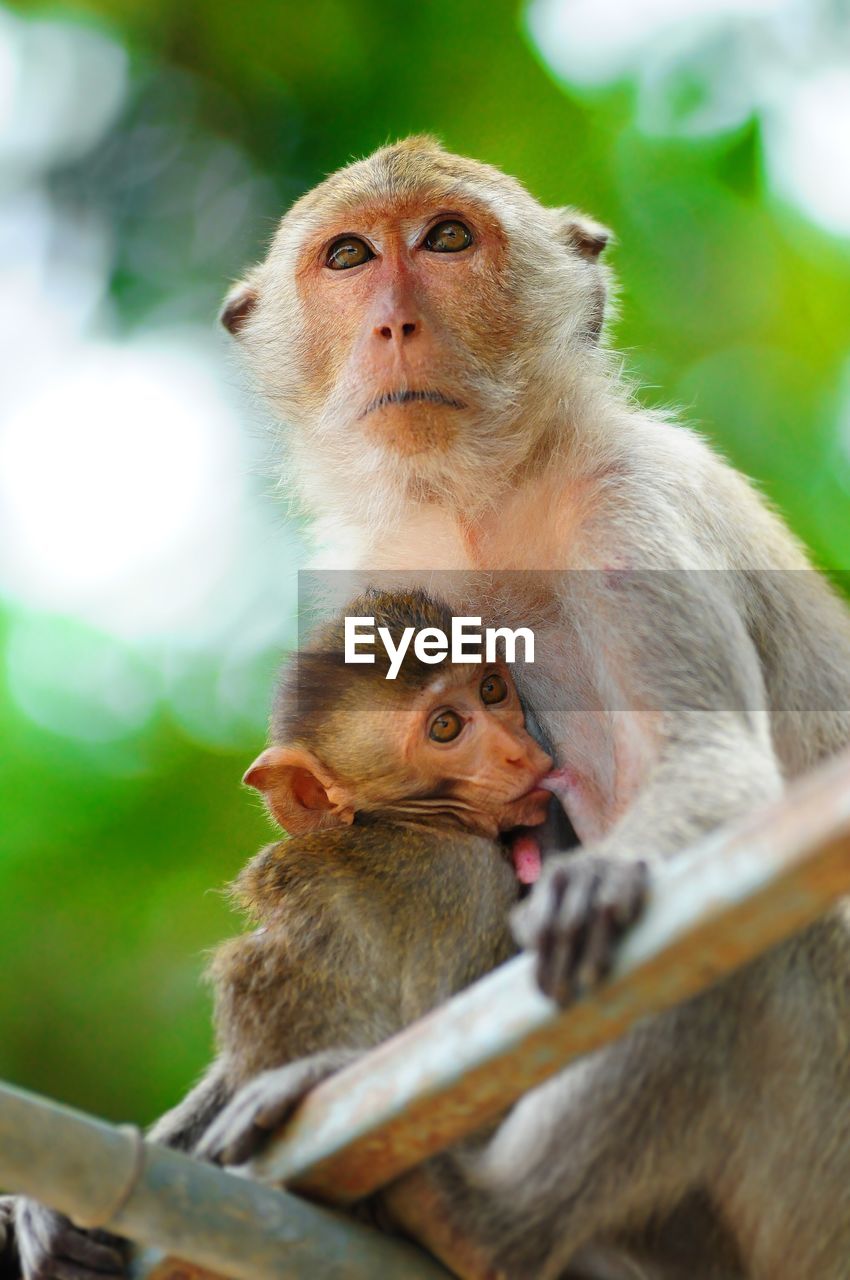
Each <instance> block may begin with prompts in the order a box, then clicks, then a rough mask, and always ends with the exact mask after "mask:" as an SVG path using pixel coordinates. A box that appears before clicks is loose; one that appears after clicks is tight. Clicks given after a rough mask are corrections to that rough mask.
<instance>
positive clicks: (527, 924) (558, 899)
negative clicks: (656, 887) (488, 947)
mask: <svg viewBox="0 0 850 1280" xmlns="http://www.w3.org/2000/svg"><path fill="white" fill-rule="evenodd" d="M648 885H649V870H648V868H647V865H646V863H645V862H630V861H627V860H625V859H623V858H608V857H604V856H602V855H601V854H594V853H576V854H569V855H567V856H565V857H559V858H552V859H550V860H549V861H548V862H546V863H544V865H543V874H542V875H541V877H540V880H539V882H538V883H537V884H536V885H535V887H534V889H533V890H532V892H531V895H530V896H529V897H528V898H526V899H525V900H524V901H523V902H521V903H520V904H519V906H517V907H515V908H514V909H513V911H512V913H511V926H512V928H513V932H514V937H515V938H516V940H517V942H518V943H519V944H520V946H521V947H526V948H533V949H535V950H536V951H537V981H538V984H539V986H540V989H541V991H542V992H543V993H544V995H547V996H551V998H552V999H553V1000H557V1001H558V1003H559V1004H562V1005H565V1004H569V1003H570V1001H572V1000H574V999H575V998H576V997H577V996H579V995H581V994H583V993H584V992H586V991H589V990H590V989H591V988H593V987H594V986H595V985H596V984H597V983H598V982H600V981H601V980H602V979H603V978H605V977H606V976H607V974H608V972H609V970H610V968H611V962H612V960H613V957H614V953H615V949H616V944H617V943H618V941H619V939H620V937H621V936H622V934H623V932H624V931H625V930H626V929H628V928H629V926H630V925H632V924H634V922H635V920H637V918H638V917H639V915H640V914H641V911H642V910H643V906H644V903H645V901H646V894H647V889H648Z"/></svg>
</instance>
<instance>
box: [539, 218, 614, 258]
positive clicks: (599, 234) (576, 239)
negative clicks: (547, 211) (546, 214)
mask: <svg viewBox="0 0 850 1280" xmlns="http://www.w3.org/2000/svg"><path fill="white" fill-rule="evenodd" d="M554 214H555V218H556V221H557V227H558V239H559V240H560V241H561V242H562V244H565V245H566V246H567V247H568V248H569V249H575V251H576V252H577V253H579V254H580V255H581V256H582V257H583V258H588V259H590V261H595V259H596V258H598V257H599V255H600V253H601V252H602V250H603V249H604V248H605V246H606V245H607V244H609V243H610V241H611V240H613V238H614V233H613V232H612V231H609V230H608V228H607V227H603V225H602V223H601V222H597V221H596V220H595V219H594V218H589V217H588V216H587V214H585V213H579V212H578V210H577V209H571V208H569V207H567V208H564V209H555V210H554Z"/></svg>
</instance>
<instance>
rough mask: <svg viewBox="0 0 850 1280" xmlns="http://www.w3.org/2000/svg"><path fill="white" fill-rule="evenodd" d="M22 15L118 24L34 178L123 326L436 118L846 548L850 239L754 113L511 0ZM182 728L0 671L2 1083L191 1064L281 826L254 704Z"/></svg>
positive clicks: (648, 371)
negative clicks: (553, 226)
mask: <svg viewBox="0 0 850 1280" xmlns="http://www.w3.org/2000/svg"><path fill="white" fill-rule="evenodd" d="M14 11H15V12H17V13H19V14H27V15H34V16H46V17H49V18H51V19H53V20H56V19H60V20H63V21H68V22H74V23H83V24H93V25H95V26H101V27H104V28H105V29H106V30H107V31H109V32H111V34H112V35H113V37H114V38H116V39H117V40H118V41H120V42H121V43H122V44H124V45H125V46H126V48H127V49H128V51H129V55H130V88H129V93H128V96H127V98H126V101H125V103H124V106H123V108H122V110H121V112H120V114H119V115H118V117H117V118H116V119H115V121H114V122H113V124H112V126H111V127H110V129H109V130H108V131H107V133H106V134H105V135H104V137H103V138H102V139H101V140H100V141H99V142H98V143H97V145H96V146H94V147H93V148H91V149H90V150H89V151H88V152H86V153H85V154H84V155H82V156H76V157H73V158H68V159H67V160H62V159H61V158H60V160H59V161H58V162H57V163H54V164H53V165H52V167H51V171H50V173H49V183H50V188H51V191H52V193H53V195H54V197H55V198H56V199H57V200H59V201H61V202H64V204H65V206H66V207H67V208H69V209H72V210H76V211H86V210H92V209H95V210H96V211H97V212H98V214H99V215H100V216H102V217H104V218H105V219H106V220H107V222H108V225H109V226H110V228H111V229H112V237H111V243H110V254H111V258H110V265H109V278H110V291H111V297H112V300H113V303H114V305H115V315H116V317H117V323H119V324H120V325H121V326H124V327H125V328H126V330H128V331H131V330H143V329H144V328H145V327H146V326H153V325H154V324H159V323H162V321H163V317H167V318H169V319H176V320H178V321H181V322H182V321H188V322H192V323H198V322H201V323H204V324H210V325H211V324H212V318H213V316H214V314H215V309H216V306H217V303H218V300H219V298H220V296H221V295H222V293H223V291H224V288H225V286H226V283H227V282H228V280H230V279H232V278H235V277H237V276H238V275H239V274H240V272H241V271H242V269H243V268H244V266H245V265H246V263H247V262H249V261H250V260H251V259H252V258H254V257H257V256H259V255H260V253H261V252H262V248H263V244H264V242H265V241H266V239H267V237H268V235H269V234H270V231H271V229H272V226H273V221H274V219H275V217H276V216H277V215H278V214H279V212H280V211H281V210H282V208H283V207H284V206H286V205H287V204H288V203H289V202H290V201H291V200H292V199H293V198H294V197H296V196H297V195H298V194H299V193H300V192H301V191H303V190H304V189H305V188H307V187H309V186H310V185H312V184H313V183H314V182H315V181H316V180H318V179H319V178H320V177H321V176H322V175H323V174H324V173H326V172H327V171H329V170H331V169H333V168H335V167H337V166H338V165H339V164H341V163H342V162H344V161H346V160H347V159H348V158H350V157H351V156H354V155H361V154H364V153H367V152H368V151H370V150H371V149H372V148H373V147H375V146H376V145H378V144H380V143H382V142H384V141H386V140H387V139H388V138H393V137H396V136H399V135H404V134H406V133H408V132H413V131H429V132H434V133H436V134H437V135H439V136H440V137H441V138H442V139H443V140H444V141H445V143H446V144H447V145H448V146H449V147H451V148H452V149H454V150H457V151H460V152H465V153H468V154H471V155H475V156H477V157H479V158H482V159H486V160H488V161H491V162H494V163H495V164H497V165H500V166H502V167H503V168H505V169H507V170H508V171H510V172H512V173H514V174H516V175H517V176H518V177H520V178H521V179H522V180H523V181H524V182H526V184H527V185H528V186H529V187H530V188H531V189H532V190H533V191H534V192H535V194H537V195H538V196H539V197H541V198H542V199H543V200H544V201H547V202H551V203H571V204H576V205H578V206H580V207H582V208H585V209H587V210H588V211H591V212H592V213H593V214H594V215H595V216H596V217H598V218H599V219H601V220H602V221H604V222H606V223H608V224H609V225H610V226H612V227H613V228H614V229H615V230H616V233H617V237H618V243H617V245H616V247H615V248H614V250H613V252H612V253H611V255H610V256H611V260H612V262H613V264H614V266H615V269H616V271H617V274H618V276H619V279H620V282H621V290H620V301H619V307H620V312H621V318H620V319H619V320H617V322H616V324H615V326H614V340H615V342H616V344H617V345H618V346H619V347H620V348H621V349H622V350H624V352H625V353H626V360H627V364H628V367H629V368H630V369H631V370H632V371H633V372H634V374H635V376H636V378H637V379H638V381H639V382H640V383H641V384H642V385H643V386H644V387H645V390H644V391H643V393H642V394H643V395H644V397H645V399H646V400H647V401H648V402H651V403H657V404H664V405H666V404H676V403H681V404H683V405H684V407H685V413H686V416H687V417H688V419H689V420H690V421H692V422H696V423H699V424H701V425H702V427H703V429H704V430H705V431H706V432H707V433H708V434H709V436H710V437H711V438H712V439H713V440H714V441H715V442H716V443H717V444H718V445H719V446H720V447H721V448H722V449H723V450H724V451H725V452H726V453H727V455H728V456H729V457H730V458H731V460H732V461H733V462H734V463H735V464H736V465H738V466H740V467H741V468H742V469H743V470H745V471H747V472H748V473H749V474H751V475H753V476H754V477H755V478H756V479H757V480H758V481H759V482H760V484H761V485H762V486H763V488H764V490H765V491H766V492H767V494H768V495H769V496H770V497H771V498H772V499H773V500H775V502H776V503H777V504H778V505H779V506H780V507H781V508H782V509H783V510H784V512H785V513H786V514H787V516H788V518H789V519H790V521H791V523H792V525H793V526H794V527H795V529H796V530H797V531H798V533H799V534H800V536H801V537H802V538H803V539H804V540H805V541H806V542H807V543H808V544H809V545H810V547H811V548H812V549H813V552H814V554H815V556H816V558H817V559H818V560H819V562H820V563H821V564H823V565H824V566H825V567H828V568H834V569H840V568H842V567H845V566H847V565H848V564H850V514H849V513H848V504H847V485H848V479H849V478H850V469H848V463H847V453H846V451H847V438H846V437H847V432H848V428H850V420H848V408H847V404H846V402H845V401H844V400H843V399H842V397H847V396H848V394H850V386H848V384H847V383H846V380H845V372H844V370H845V362H846V360H847V354H848V349H850V309H848V307H847V297H848V291H849V290H850V259H848V254H847V252H846V245H842V244H841V243H839V242H837V241H836V240H833V239H830V238H829V237H828V236H827V235H826V234H824V233H822V232H820V231H818V230H817V229H816V228H814V227H813V226H812V225H811V224H809V223H808V222H806V221H805V220H804V219H803V217H802V216H801V215H800V214H797V213H795V212H794V211H792V210H791V209H789V208H787V207H783V206H782V205H781V204H780V203H779V202H778V201H777V199H776V198H775V197H774V196H773V195H772V193H771V192H770V190H769V189H768V188H767V185H766V182H765V178H764V169H763V164H762V139H761V134H760V126H759V123H758V121H756V120H749V121H748V122H746V123H744V124H742V125H740V126H738V127H736V128H734V129H732V130H730V131H727V132H725V133H721V134H716V135H713V136H707V137H702V138H700V137H688V136H685V137H678V138H676V137H674V138H671V137H661V136H650V135H648V134H647V133H645V132H642V131H641V130H640V128H639V127H638V124H637V121H636V110H635V89H634V86H632V85H631V84H630V83H629V82H628V81H627V80H623V81H620V82H619V83H616V84H614V85H612V86H610V87H609V88H607V89H604V90H603V89H594V90H592V91H591V90H585V91H583V92H581V93H580V92H578V91H577V90H575V91H573V90H570V89H569V88H567V87H565V86H564V85H562V84H559V83H557V82H556V80H555V79H554V77H553V76H552V75H551V74H550V72H549V71H548V70H547V69H546V67H545V66H544V64H543V62H542V60H541V58H540V57H539V55H538V53H537V52H536V50H535V49H534V48H533V46H532V43H531V41H530V39H529V37H528V35H527V32H526V29H525V24H524V17H523V12H522V9H521V7H520V6H518V5H517V4H516V3H512V2H509V0H467V3H464V4H461V5H455V6H449V7H446V6H444V5H438V4H436V3H432V2H428V0H426V2H425V3H421V4H417V5H405V4H401V3H396V2H394V0H313V3H311V4H310V5H296V4H291V3H286V2H281V0H249V2H248V3H245V4H242V5H235V4H227V3H223V2H221V3H220V2H218V0H208V2H206V3H204V2H203V0H195V2H194V3H191V2H186V0H181V2H180V3H177V2H176V0H87V3H82V2H80V3H76V4H72V3H64V2H63V0H54V3H53V4H51V5H50V6H49V8H47V9H45V8H44V7H43V6H40V5H39V6H36V5H30V4H26V5H24V4H18V5H16V6H14ZM81 91H83V90H81ZM680 91H681V92H682V94H683V95H684V96H683V100H685V101H687V97H688V95H687V86H684V88H682V86H680ZM199 220H201V221H199ZM246 417H247V414H246ZM842 431H843V432H844V435H843V436H842ZM263 553H264V552H263V549H262V548H260V549H259V550H258V554H263ZM236 571H237V570H234V572H236ZM151 589H155V587H152V588H151ZM12 613H13V607H12V606H11V605H10V606H9V617H10V618H11V616H12ZM1 634H2V633H0V635H1ZM213 659H214V655H213ZM273 665H274V663H273V654H270V655H269V659H268V662H267V663H266V665H265V666H264V667H263V680H264V681H266V680H270V675H271V670H272V667H273ZM206 687H207V686H203V688H206ZM200 696H201V698H202V697H203V689H202V693H201V695H200ZM72 713H73V708H72ZM79 714H80V715H83V714H84V713H83V712H82V711H80V712H79ZM202 714H203V702H201V715H202ZM184 726H185V721H184V722H181V721H180V720H179V718H178V717H175V714H174V709H173V707H172V706H170V705H169V703H168V701H167V700H164V701H163V702H162V703H161V704H160V706H159V709H158V710H157V711H156V712H155V714H154V715H153V716H152V717H151V718H149V719H148V720H146V721H145V723H144V724H143V725H141V726H139V727H136V728H135V729H133V730H132V732H129V733H128V734H127V735H126V736H125V737H124V738H121V737H120V736H119V737H118V738H117V739H116V738H115V737H113V738H111V739H109V740H107V741H105V742H104V741H100V742H99V741H98V740H97V736H96V735H95V740H93V741H87V740H85V735H83V736H82V740H81V736H79V735H74V734H73V733H69V734H62V733H60V732H58V731H57V730H56V729H55V728H52V729H48V728H45V727H39V723H38V720H37V717H35V718H34V717H33V716H32V715H31V714H28V713H27V711H26V709H24V708H22V707H21V706H20V705H19V703H18V702H16V701H14V700H13V699H12V698H11V696H10V695H9V694H8V693H7V692H5V691H4V686H3V684H2V683H0V733H2V739H3V743H4V749H3V757H4V759H3V766H4V767H3V771H2V780H0V796H2V813H3V832H2V837H0V900H2V902H3V925H2V929H0V973H2V975H3V981H2V993H3V995H2V1001H0V1076H2V1077H3V1078H7V1079H11V1080H14V1081H17V1082H19V1083H21V1084H24V1085H26V1086H28V1087H31V1088H34V1089H38V1090H41V1091H43V1092H45V1093H47V1094H50V1095H53V1096H55V1097H58V1098H62V1099H65V1100H68V1101H72V1102H74V1103H76V1104H78V1105H81V1106H83V1107H86V1108H88V1109H91V1110H92V1111H95V1112H98V1113H100V1114H103V1115H105V1116H107V1117H111V1118H122V1119H128V1118H132V1119H135V1120H139V1121H146V1120H148V1119H150V1118H151V1117H152V1116H154V1115H155V1114H156V1113H157V1112H158V1111H160V1110H162V1109H164V1108H165V1107H166V1106H167V1105H169V1104H171V1103H172V1102H173V1101H175V1100H176V1099H177V1097H178V1096H179V1094H180V1093H181V1091H182V1090H184V1089H185V1087H186V1086H187V1084H188V1083H189V1082H190V1080H191V1079H192V1077H193V1075H194V1074H196V1073H197V1072H198V1071H199V1070H200V1068H201V1067H202V1065H203V1064H204V1062H205V1060H206V1057H207V1054H208V1051H209V1039H210V1036H209V1011H208V1006H207V1002H206V997H205V994H204V992H203V990H202V988H201V987H200V985H199V982H198V976H199V973H200V971H201V969H202V966H203V952H204V949H205V948H208V947H209V946H211V945H212V944H213V943H214V942H215V940H216V939H217V938H219V937H221V936H223V935H224V934H225V933H226V932H227V931H228V930H230V929H232V927H233V921H232V918H231V917H230V916H229V915H228V911H227V908H226V906H225V904H224V902H223V900H222V899H221V897H220V895H218V894H217V893H215V892H213V890H214V889H215V888H216V887H217V886H220V885H221V884H222V883H223V882H224V881H225V880H226V879H228V878H229V877H231V876H232V875H233V874H235V872H236V870H237V869H238V867H239V865H240V864H241V862H242V861H244V859H245V858H246V857H247V856H248V855H249V854H251V853H252V852H253V851H254V850H255V849H256V848H257V847H258V846H259V845H260V844H261V843H262V842H263V841H264V840H265V839H267V838H268V832H269V828H268V826H267V824H266V823H265V820H264V819H263V817H262V816H261V814H260V813H259V810H258V807H257V805H256V803H254V802H253V801H252V800H251V799H249V798H248V796H247V795H246V794H245V793H244V792H242V791H240V789H239V786H238V779H239V776H240V774H241V772H242V770H243V769H244V767H245V765H246V764H247V762H248V761H249V760H250V758H251V756H250V752H251V750H252V746H251V741H252V739H253V742H254V744H255V745H256V747H259V746H260V744H261V742H262V736H263V726H262V718H261V715H259V714H256V713H255V714H254V715H253V718H252V719H251V720H250V723H249V725H248V727H247V728H245V727H243V732H242V733H241V736H240V738H239V741H238V742H234V741H231V743H230V745H228V743H227V742H225V743H224V744H223V745H220V746H219V747H218V748H216V749H213V748H211V747H210V746H204V745H202V744H201V742H199V740H198V737H197V735H195V736H193V735H191V734H190V733H189V732H187V729H186V728H185V727H184Z"/></svg>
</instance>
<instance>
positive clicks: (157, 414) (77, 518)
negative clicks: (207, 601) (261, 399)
mask: <svg viewBox="0 0 850 1280" xmlns="http://www.w3.org/2000/svg"><path fill="white" fill-rule="evenodd" d="M239 443H240V434H239V429H238V424H237V423H235V422H234V421H233V420H232V419H231V417H230V416H229V414H228V413H227V411H226V406H225V404H224V402H223V399H222V395H221V391H220V388H219V387H218V386H217V385H216V381H215V379H214V378H212V377H211V376H210V374H209V371H208V369H207V368H206V367H205V366H204V365H203V364H202V363H201V362H200V361H199V360H198V359H197V358H195V359H193V358H192V355H191V354H190V353H188V352H187V351H186V350H185V347H184V348H183V349H182V350H181V346H180V343H179V341H176V340H175V339H174V338H172V339H170V340H169V339H168V338H167V337H166V335H160V336H159V337H158V338H156V339H155V340H154V339H151V340H150V341H148V342H144V343H134V344H126V345H119V344H109V343H88V344H84V345H81V346H80V348H79V350H78V351H77V353H76V356H75V357H74V358H69V359H68V360H67V361H66V363H65V364H64V366H63V367H61V368H59V369H58V370H56V371H55V372H54V373H53V375H52V376H50V375H48V377H47V379H46V381H45V383H44V384H43V385H41V386H38V387H33V388H32V394H31V395H30V396H28V397H26V396H23V397H20V398H19V401H18V404H17V406H16V407H15V409H14V411H13V412H12V413H11V414H10V416H9V417H8V419H7V420H6V422H5V423H4V424H3V426H2V428H0V583H2V586H3V587H4V588H5V590H6V591H7V592H9V593H10V594H13V595H14V596H16V597H17V598H18V599H19V600H21V601H23V602H24V603H26V604H28V605H30V606H36V607H39V608H43V609H44V608H49V609H52V610H59V611H62V610H71V611H73V612H74V613H76V614H77V616H83V617H86V618H87V619H88V620H89V621H91V622H93V623H96V624H98V625H101V626H106V627H108V628H110V629H113V630H117V631H118V632H122V633H125V634H126V633H130V634H132V633H133V632H138V631H142V632H145V631H150V630H170V629H173V628H175V627H177V626H179V625H181V624H182V623H185V621H186V619H187V616H191V614H192V612H193V611H194V610H195V609H196V608H197V605H198V602H199V598H200V597H202V596H203V595H205V594H207V593H208V592H209V591H210V590H211V589H212V587H213V585H214V583H215V581H216V578H217V576H218V574H219V573H220V571H221V568H222V564H223V562H224V561H225V560H226V559H227V558H228V549H229V547H230V546H231V545H232V544H233V542H234V524H235V521H236V519H237V517H238V511H239V505H240V502H241V500H242V497H243V493H242V488H243V476H244V472H245V469H246V460H245V459H244V457H243V456H242V451H241V450H240V448H239Z"/></svg>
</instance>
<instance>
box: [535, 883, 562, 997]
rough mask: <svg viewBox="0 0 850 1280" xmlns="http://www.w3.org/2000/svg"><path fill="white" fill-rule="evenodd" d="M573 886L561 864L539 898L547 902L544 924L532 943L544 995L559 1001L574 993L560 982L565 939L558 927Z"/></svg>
mask: <svg viewBox="0 0 850 1280" xmlns="http://www.w3.org/2000/svg"><path fill="white" fill-rule="evenodd" d="M568 887H569V876H568V874H567V872H566V869H565V868H564V867H557V868H556V869H555V870H554V871H553V872H552V874H551V875H550V876H549V878H548V880H547V881H546V883H545V884H544V885H541V887H540V890H539V891H538V897H540V898H542V899H543V901H544V908H543V912H542V917H541V919H542V927H541V929H540V931H539V933H538V934H537V936H536V937H535V936H534V935H532V945H533V943H534V942H536V944H537V966H536V977H537V985H538V986H539V987H540V990H541V991H542V992H543V994H544V995H547V996H549V997H550V998H551V999H553V1000H558V1001H559V1003H566V1002H567V1001H568V1000H569V998H570V993H569V992H567V991H565V990H563V989H562V988H561V986H560V984H559V976H560V975H561V974H563V957H562V954H561V953H562V948H563V941H564V940H563V938H562V936H561V934H560V932H559V929H558V921H559V919H560V913H561V905H562V903H563V900H564V896H565V894H566V892H567V889H568Z"/></svg>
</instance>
